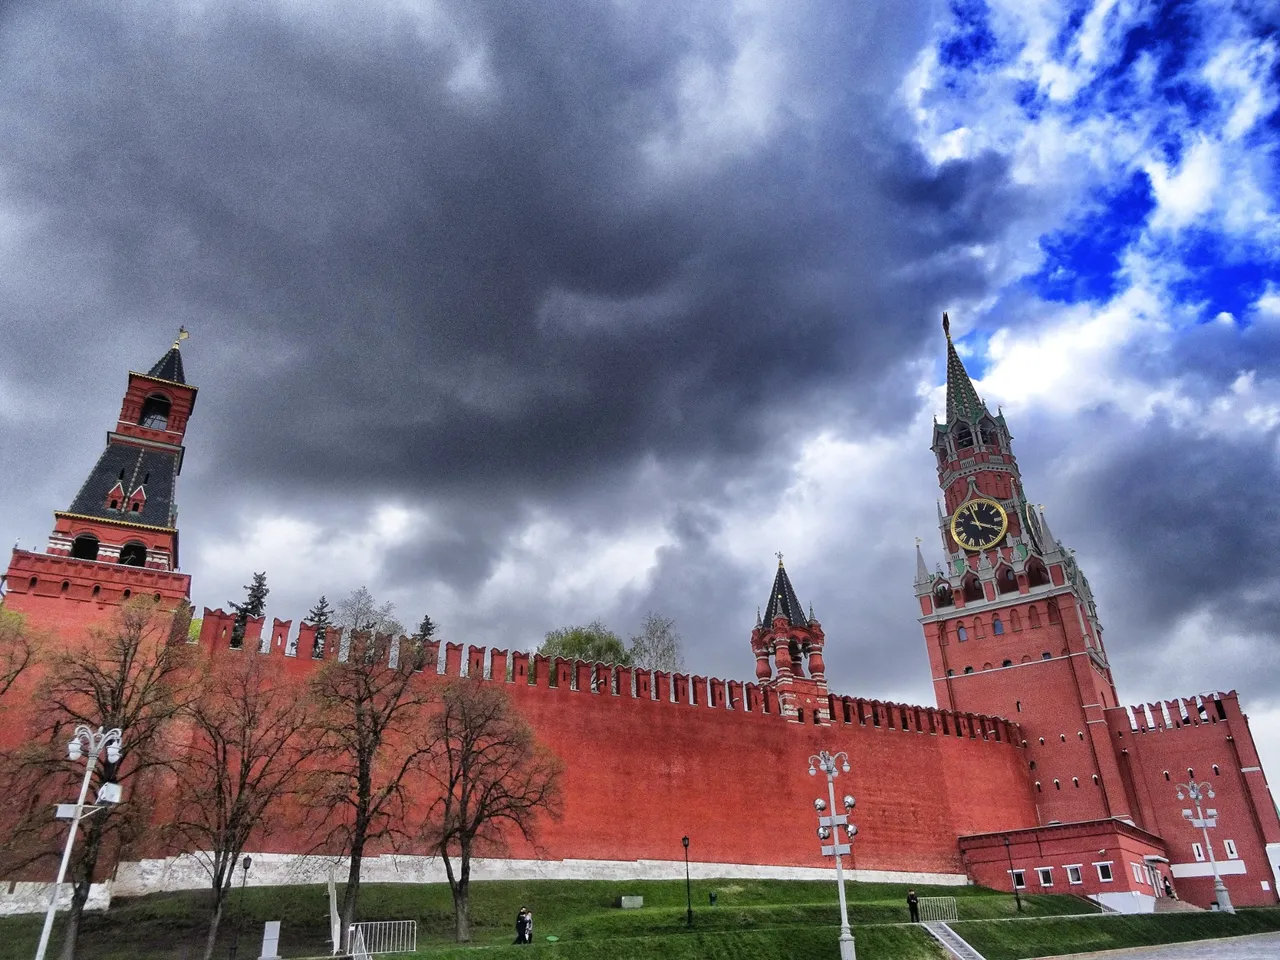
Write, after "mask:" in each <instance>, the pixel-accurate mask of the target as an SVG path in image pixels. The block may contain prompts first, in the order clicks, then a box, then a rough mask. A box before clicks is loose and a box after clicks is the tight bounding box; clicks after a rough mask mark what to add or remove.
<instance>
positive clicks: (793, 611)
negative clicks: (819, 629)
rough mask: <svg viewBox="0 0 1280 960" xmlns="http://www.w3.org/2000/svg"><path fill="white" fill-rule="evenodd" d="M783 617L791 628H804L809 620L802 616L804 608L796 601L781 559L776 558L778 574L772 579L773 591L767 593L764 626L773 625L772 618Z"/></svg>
mask: <svg viewBox="0 0 1280 960" xmlns="http://www.w3.org/2000/svg"><path fill="white" fill-rule="evenodd" d="M778 616H781V617H785V618H786V620H787V622H788V623H789V624H791V625H792V626H793V627H806V626H808V625H809V618H808V617H806V616H805V615H804V608H803V607H802V606H800V601H799V600H797V599H796V592H795V590H794V589H793V588H792V586H791V578H790V577H788V576H787V568H786V567H784V566H783V565H782V557H781V556H779V557H778V573H777V576H775V577H774V578H773V589H772V590H771V591H770V592H769V602H768V604H767V605H766V606H765V608H764V625H765V626H766V627H767V626H769V625H770V624H771V623H773V618H774V617H778Z"/></svg>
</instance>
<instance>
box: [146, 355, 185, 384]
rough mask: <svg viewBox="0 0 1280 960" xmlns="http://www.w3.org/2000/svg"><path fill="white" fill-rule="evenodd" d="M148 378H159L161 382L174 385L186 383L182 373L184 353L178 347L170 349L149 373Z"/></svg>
mask: <svg viewBox="0 0 1280 960" xmlns="http://www.w3.org/2000/svg"><path fill="white" fill-rule="evenodd" d="M147 376H149V377H159V378H160V379H161V380H169V381H171V382H173V383H186V382H187V378H186V376H185V375H184V374H183V372H182V353H181V352H180V351H179V350H178V348H177V347H176V346H175V347H172V348H170V350H169V352H168V353H166V354H165V355H164V356H163V357H161V358H160V359H159V360H157V361H156V365H155V366H154V367H152V368H151V369H150V370H148V371H147Z"/></svg>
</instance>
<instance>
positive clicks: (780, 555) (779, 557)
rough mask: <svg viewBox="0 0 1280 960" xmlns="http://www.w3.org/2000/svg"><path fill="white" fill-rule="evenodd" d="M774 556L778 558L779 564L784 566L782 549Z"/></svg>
mask: <svg viewBox="0 0 1280 960" xmlns="http://www.w3.org/2000/svg"><path fill="white" fill-rule="evenodd" d="M774 556H775V557H777V558H778V566H782V551H781V550H779V551H778V552H777V553H775V554H774Z"/></svg>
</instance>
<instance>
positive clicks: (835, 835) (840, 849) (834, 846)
mask: <svg viewBox="0 0 1280 960" xmlns="http://www.w3.org/2000/svg"><path fill="white" fill-rule="evenodd" d="M837 765H838V766H839V767H840V770H842V771H843V772H844V773H848V772H849V757H848V755H847V754H845V753H844V752H843V751H841V752H840V753H837V754H835V755H834V756H833V755H832V754H830V753H827V751H825V750H822V751H819V752H818V753H817V754H815V755H814V756H812V757H810V758H809V776H811V777H812V776H816V775H817V773H818V771H819V770H821V771H822V772H823V773H825V774H826V775H827V799H826V800H823V799H822V798H821V797H819V798H818V799H817V800H815V801H813V808H814V809H815V810H817V811H818V839H819V840H822V841H824V843H823V846H822V855H823V856H824V857H834V858H835V861H836V889H837V890H839V892H840V960H856V957H855V954H854V945H853V934H852V933H851V932H850V931H849V907H848V904H847V903H846V902H845V898H844V866H843V865H842V864H841V862H840V857H841V855H842V854H845V853H852V852H853V848H852V841H853V838H854V837H856V836H857V835H858V828H857V827H856V826H855V825H854V824H852V823H850V822H849V812H850V811H852V810H853V808H854V805H855V804H856V803H857V801H855V800H854V799H853V797H851V796H848V795H847V794H846V795H845V797H844V810H845V812H844V813H842V814H837V813H836V777H838V776H839V775H840V774H839V773H837V772H836V767H837ZM828 802H829V803H830V811H831V813H830V815H826V814H825V811H827V809H828ZM840 827H844V828H845V831H846V833H848V836H849V842H848V843H841V842H840V832H839V828H840ZM827 840H831V841H832V842H831V843H830V844H827V843H825V841H827Z"/></svg>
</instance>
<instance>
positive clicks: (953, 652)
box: [915, 314, 1129, 823]
mask: <svg viewBox="0 0 1280 960" xmlns="http://www.w3.org/2000/svg"><path fill="white" fill-rule="evenodd" d="M942 325H943V331H944V333H945V335H946V340H947V414H946V421H945V422H944V423H935V424H934V431H933V452H934V454H935V456H936V457H937V464H938V484H939V486H940V487H941V489H942V494H943V500H942V503H941V505H940V506H939V510H938V533H939V539H940V541H941V546H942V552H943V556H944V563H943V564H937V565H936V566H935V567H934V570H933V571H932V572H930V570H929V567H928V565H927V564H926V563H925V560H924V554H923V553H921V552H920V550H919V547H917V554H916V578H915V591H916V596H917V597H918V599H919V602H920V613H921V616H920V622H921V624H922V626H923V627H924V634H925V642H926V644H927V645H928V649H929V661H930V665H931V668H932V673H933V685H934V692H935V695H936V697H937V701H938V704H939V706H941V707H945V708H948V709H952V710H959V711H966V712H974V713H987V714H995V715H999V716H1004V717H1007V718H1009V719H1010V720H1015V721H1017V722H1018V723H1019V724H1021V726H1022V729H1023V736H1024V737H1025V738H1026V746H1027V759H1028V765H1029V768H1030V769H1029V772H1030V775H1031V780H1032V782H1033V784H1034V789H1035V791H1036V796H1035V800H1036V803H1037V806H1038V809H1039V813H1040V818H1041V822H1044V823H1048V822H1052V821H1061V822H1067V821H1076V820H1091V819H1098V818H1103V817H1111V816H1117V817H1122V818H1128V817H1129V812H1128V809H1127V807H1128V803H1127V801H1126V798H1125V792H1124V789H1123V785H1122V781H1121V779H1120V775H1119V769H1118V766H1117V764H1116V759H1115V755H1114V751H1113V750H1112V748H1111V744H1110V741H1109V738H1108V733H1107V725H1106V721H1105V719H1104V716H1103V711H1104V710H1106V709H1108V708H1109V707H1114V706H1116V704H1117V699H1116V691H1115V685H1114V683H1113V682H1112V679H1111V668H1110V666H1109V664H1108V663H1107V656H1106V651H1105V648H1104V647H1103V643H1102V627H1101V624H1100V623H1099V621H1098V616H1097V608H1096V606H1095V604H1094V601H1093V595H1092V592H1091V591H1090V589H1089V582H1088V580H1087V579H1086V578H1085V576H1084V574H1083V572H1082V571H1081V570H1080V568H1079V567H1078V566H1077V564H1076V562H1075V558H1074V556H1073V555H1072V553H1071V552H1070V551H1068V550H1066V549H1065V548H1064V547H1063V546H1062V545H1061V544H1060V543H1059V542H1058V541H1057V540H1056V539H1055V538H1054V536H1053V534H1052V533H1051V532H1050V530H1049V525H1048V523H1047V522H1046V520H1045V519H1044V514H1043V512H1042V511H1040V510H1037V509H1036V508H1034V507H1033V506H1032V505H1031V503H1030V502H1029V501H1028V498H1027V496H1026V494H1025V492H1024V490H1023V486H1022V477H1021V474H1020V473H1019V471H1018V463H1017V460H1016V459H1015V458H1014V455H1013V437H1012V435H1011V434H1010V432H1009V428H1008V425H1007V424H1006V423H1005V419H1004V415H1003V413H1002V412H1000V411H997V413H996V414H995V415H992V413H991V411H990V410H989V409H988V408H987V405H986V404H985V403H984V402H983V401H982V399H981V398H980V397H979V396H978V393H977V391H976V390H975V389H974V386H973V382H972V381H971V380H970V379H969V374H968V372H967V371H966V370H965V367H964V363H963V362H962V361H961V359H960V356H959V354H958V353H957V352H956V348H955V344H954V343H952V341H951V332H950V321H949V319H948V317H947V315H946V314H943V318H942Z"/></svg>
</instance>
